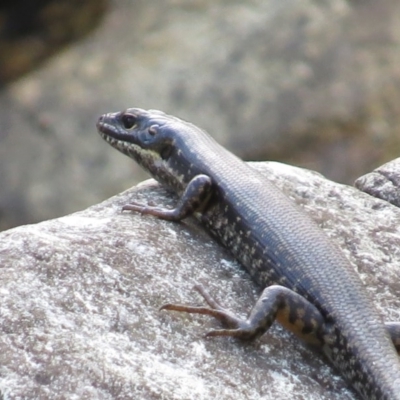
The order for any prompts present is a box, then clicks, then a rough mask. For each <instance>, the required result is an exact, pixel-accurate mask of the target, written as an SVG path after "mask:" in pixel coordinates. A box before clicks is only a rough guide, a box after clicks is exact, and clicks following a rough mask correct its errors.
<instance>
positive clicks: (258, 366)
mask: <svg viewBox="0 0 400 400" xmlns="http://www.w3.org/2000/svg"><path fill="white" fill-rule="evenodd" d="M252 166H253V167H254V168H256V169H259V170H260V171H261V172H262V173H264V174H265V175H266V176H267V178H268V179H270V180H271V181H272V182H274V183H275V184H276V185H278V186H279V187H280V188H281V189H282V190H283V191H284V192H285V193H286V194H287V195H288V196H289V197H290V198H292V199H293V200H294V201H295V202H296V203H298V204H299V206H300V207H302V208H303V209H304V211H305V212H307V213H308V214H310V215H311V217H312V218H314V219H315V220H316V221H317V223H318V224H319V225H320V226H321V227H322V229H324V230H325V231H326V232H327V234H328V235H329V236H331V238H332V240H334V241H336V242H337V243H338V244H339V246H341V248H342V249H343V251H344V252H345V253H346V255H347V256H348V257H349V259H350V260H351V262H352V264H353V265H354V268H355V269H356V270H357V271H358V273H359V274H360V277H361V279H362V280H363V281H364V283H365V284H366V290H367V291H368V292H369V293H370V295H371V297H372V298H373V300H374V302H375V304H376V305H377V307H378V309H379V311H380V312H381V313H382V314H383V315H384V317H385V319H386V320H388V321H389V320H400V295H399V294H400V283H399V280H398V276H399V274H400V253H399V251H398V243H399V240H400V230H399V226H400V210H399V209H398V208H397V207H394V206H393V205H391V204H389V203H388V202H386V201H382V200H379V199H376V198H373V197H371V196H369V195H367V194H365V193H362V192H360V191H359V190H357V189H355V188H352V187H348V186H343V185H339V184H336V183H333V182H331V181H328V180H326V179H325V178H323V177H322V176H321V175H319V174H316V173H313V172H310V171H307V170H302V169H299V168H295V167H289V166H287V165H284V164H278V163H259V164H258V163H253V164H252ZM133 198H134V199H137V200H138V201H143V202H147V201H153V202H154V203H156V204H157V203H158V204H173V203H174V201H175V199H174V198H173V197H171V195H170V194H168V193H167V192H166V191H164V190H163V189H161V188H160V187H159V186H158V185H157V184H155V183H154V181H148V182H146V183H144V184H142V185H140V186H138V187H136V188H132V189H130V190H128V191H126V192H124V193H122V194H120V195H118V196H115V197H113V198H111V199H109V200H107V201H105V202H103V203H101V204H98V205H95V206H93V207H91V208H89V209H87V210H84V211H82V212H79V213H75V214H72V215H68V216H65V217H62V218H59V219H55V220H51V221H46V222H43V223H40V224H36V225H27V226H21V227H18V228H15V229H12V230H9V231H5V232H3V233H1V234H0V266H1V274H0V331H1V335H0V391H1V393H2V395H3V397H4V398H7V399H17V398H22V397H23V398H24V399H38V398H40V399H52V400H53V399H56V400H57V399H65V398H79V399H81V398H85V399H110V400H111V399H113V400H115V399H135V400H148V399H160V398H163V399H168V400H170V399H174V400H191V399H195V400H210V399H215V398H220V399H227V400H233V399H249V400H256V399H257V400H258V399H260V398H262V399H265V400H269V399H271V400H272V399H273V400H287V399H288V398H300V399H301V398H302V399H308V400H321V399H327V398H329V399H332V400H344V399H355V397H354V395H353V394H352V393H351V392H349V391H348V390H347V388H346V384H345V383H344V381H343V380H342V379H341V378H340V377H339V376H338V375H337V373H336V372H334V371H333V370H332V369H331V368H330V367H328V366H327V365H326V364H325V362H324V361H323V359H322V358H321V357H320V356H319V355H317V354H315V353H314V352H312V351H311V350H309V349H307V348H306V347H304V346H303V345H300V344H299V342H298V341H297V339H295V338H293V337H292V336H291V335H290V334H288V333H286V332H285V331H283V330H282V329H281V328H279V327H277V326H273V327H272V328H271V330H270V331H269V332H268V333H267V334H266V335H265V336H264V337H263V338H261V339H260V340H259V341H257V342H255V343H250V344H243V343H240V342H237V341H235V340H230V339H224V338H219V339H215V340H208V339H205V338H204V337H203V334H204V333H205V332H207V331H208V330H210V329H212V328H213V327H216V326H218V324H217V322H216V321H213V320H210V319H208V318H205V317H200V316H190V315H183V314H178V313H173V312H170V313H168V312H164V311H163V312H161V311H159V310H158V309H159V307H160V306H161V305H162V304H164V303H166V302H171V301H174V302H184V303H198V304H201V300H200V299H199V297H198V296H197V295H196V294H195V293H194V292H193V291H192V286H193V284H194V283H195V282H201V283H203V284H205V285H206V286H207V287H208V288H209V290H210V291H211V292H212V293H213V294H215V295H216V297H217V298H218V299H220V301H221V302H222V303H223V304H224V305H226V306H227V307H229V308H231V309H233V310H235V311H237V312H239V313H240V314H246V312H247V311H248V310H249V308H250V307H251V305H252V304H253V302H254V300H255V298H256V291H255V286H254V285H253V283H252V282H251V281H250V280H249V279H248V277H247V275H246V273H245V272H244V271H242V270H241V268H240V266H239V265H238V264H237V263H235V262H234V261H233V260H232V259H231V257H230V256H229V255H228V254H227V253H226V252H225V251H224V250H223V249H222V248H221V247H220V246H218V245H217V244H216V243H215V242H214V241H212V240H211V239H210V238H209V236H208V235H206V234H205V233H204V232H203V230H202V229H201V228H200V227H199V226H198V225H197V224H196V223H195V222H194V221H192V220H190V219H189V220H186V221H184V222H183V223H171V222H166V221H161V220H158V219H156V218H152V217H149V216H141V215H138V214H129V213H122V212H121V206H122V205H123V204H126V203H127V202H129V201H130V200H132V199H133ZM258 289H260V288H258Z"/></svg>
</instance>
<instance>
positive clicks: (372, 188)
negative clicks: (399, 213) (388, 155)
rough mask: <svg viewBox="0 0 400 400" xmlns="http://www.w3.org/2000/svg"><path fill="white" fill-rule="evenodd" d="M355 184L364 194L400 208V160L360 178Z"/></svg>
mask: <svg viewBox="0 0 400 400" xmlns="http://www.w3.org/2000/svg"><path fill="white" fill-rule="evenodd" d="M354 184H355V186H356V187H357V188H358V189H360V190H362V191H363V192H365V193H368V194H370V195H371V196H374V197H377V198H378V199H382V200H386V201H388V202H389V203H391V204H393V205H395V206H396V207H400V158H396V159H395V160H393V161H390V162H388V163H386V164H384V165H382V166H380V167H379V168H376V169H375V170H374V171H372V172H370V173H369V174H366V175H363V176H361V177H359V178H358V179H357V180H356V181H355V183H354Z"/></svg>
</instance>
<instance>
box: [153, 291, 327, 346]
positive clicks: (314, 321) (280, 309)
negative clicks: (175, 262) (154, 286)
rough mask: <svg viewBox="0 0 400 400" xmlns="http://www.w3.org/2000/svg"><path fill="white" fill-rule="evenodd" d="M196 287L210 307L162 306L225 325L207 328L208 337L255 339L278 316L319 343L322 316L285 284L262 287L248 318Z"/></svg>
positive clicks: (303, 336)
mask: <svg viewBox="0 0 400 400" xmlns="http://www.w3.org/2000/svg"><path fill="white" fill-rule="evenodd" d="M195 289H196V290H197V291H198V292H199V293H200V295H201V296H202V297H203V298H204V300H205V301H206V302H207V304H208V305H209V307H191V306H186V305H177V304H166V305H164V306H162V307H161V309H162V310H174V311H180V312H188V313H195V314H203V315H210V316H212V317H214V318H216V319H217V320H219V321H220V322H221V323H222V324H223V326H224V327H225V329H218V330H213V331H210V332H208V333H207V334H206V336H207V337H211V336H231V337H235V338H238V339H245V340H254V339H256V338H257V337H259V336H261V335H263V334H264V333H265V332H266V331H267V330H268V329H269V328H270V326H271V325H272V324H273V322H274V321H275V320H277V321H278V322H279V323H280V324H281V325H283V326H284V327H285V328H287V329H289V330H290V331H292V332H293V333H295V334H296V335H297V336H299V337H301V338H302V339H303V340H305V341H306V342H308V343H310V344H313V345H318V346H320V345H321V344H322V341H321V340H320V335H319V334H318V333H319V332H323V327H324V318H323V316H322V315H321V313H320V312H319V311H318V309H317V308H316V307H315V306H314V305H312V304H311V303H310V302H308V301H307V300H306V299H304V298H303V297H302V296H300V295H299V294H297V293H295V292H293V291H291V290H290V289H288V288H286V287H283V286H278V285H273V286H269V287H267V288H266V289H264V291H263V293H262V295H261V296H260V298H259V299H258V301H257V302H256V304H255V305H254V307H253V308H252V310H251V311H250V314H249V316H248V317H247V319H240V318H238V317H236V316H235V315H234V314H233V313H232V312H231V311H229V310H226V309H224V308H223V307H222V306H221V305H220V304H219V303H218V302H217V301H216V300H214V299H213V298H212V297H211V295H210V294H209V293H208V292H207V291H206V290H205V289H204V287H203V286H201V285H196V286H195Z"/></svg>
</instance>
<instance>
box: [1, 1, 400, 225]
mask: <svg viewBox="0 0 400 400" xmlns="http://www.w3.org/2000/svg"><path fill="white" fill-rule="evenodd" d="M112 4H113V9H112V11H111V12H110V15H109V16H108V18H106V20H105V22H104V25H103V26H102V28H101V29H100V30H99V31H98V32H97V33H96V34H94V35H92V36H91V37H90V38H88V39H87V40H85V41H84V42H82V43H81V44H80V45H79V46H76V47H73V48H71V49H69V50H68V51H66V52H64V53H63V54H61V55H60V56H59V57H58V58H54V59H52V60H51V61H50V62H49V63H48V64H47V65H46V66H45V67H44V68H43V69H41V70H40V71H37V72H35V73H33V74H32V75H30V76H29V77H26V78H24V79H22V80H20V81H19V82H17V83H15V84H14V85H12V86H10V87H9V88H8V89H7V90H5V91H4V92H2V93H1V94H0V188H1V190H0V229H2V228H3V229H4V228H6V227H10V226H15V225H17V224H21V223H24V222H25V223H26V222H34V221H39V220H43V219H48V218H51V217H55V216H59V215H65V214H66V213H68V212H72V211H74V210H78V209H82V208H84V207H87V206H88V205H90V204H94V203H97V202H99V201H100V200H101V199H104V198H107V197H109V196H111V195H112V194H113V193H118V192H120V191H122V190H123V189H124V188H127V187H129V186H130V185H131V184H132V182H133V181H132V179H135V182H139V181H141V180H143V178H144V175H143V174H142V173H140V172H138V170H137V169H135V167H134V166H133V165H132V163H130V162H129V161H128V160H127V159H123V158H121V157H119V156H118V155H117V154H116V153H113V152H112V151H110V149H109V148H108V147H107V146H105V145H104V144H103V143H101V141H100V140H99V138H98V136H97V135H96V133H95V128H94V124H95V121H96V120H97V118H98V116H99V114H102V113H104V112H109V111H118V110H121V109H125V108H127V107H132V106H138V107H142V108H158V109H162V110H163V111H166V112H168V113H172V114H174V115H177V116H179V117H182V118H185V119H187V120H189V121H191V122H193V123H195V124H197V125H199V126H201V127H202V128H204V129H206V130H208V131H209V132H210V133H211V134H212V135H213V136H215V137H216V138H217V139H218V140H219V141H220V142H221V143H222V144H224V145H226V146H228V147H229V148H230V149H231V150H233V151H234V152H236V153H237V154H238V155H239V156H244V157H246V158H248V157H252V159H254V158H257V159H263V160H264V159H275V160H277V159H279V160H285V159H286V160H291V161H290V162H291V163H293V160H296V163H301V162H302V163H303V165H306V166H307V167H308V168H313V169H316V170H319V171H320V172H322V173H324V174H327V175H329V176H330V177H331V178H332V179H336V180H343V179H345V178H348V176H349V175H350V176H353V177H355V176H359V175H360V174H361V173H364V171H368V170H371V169H372V168H373V167H372V166H371V164H373V165H374V166H375V165H379V164H380V163H382V162H383V161H382V162H380V163H377V161H376V160H378V159H382V158H384V157H385V155H386V157H388V156H387V153H388V152H389V153H390V152H392V151H393V149H394V148H396V146H395V144H396V141H397V144H398V140H399V139H398V135H397V132H398V130H399V129H398V128H399V126H400V124H399V115H400V110H399V104H400V101H399V87H400V85H399V81H400V77H399V73H398V65H399V64H400V51H399V49H400V45H399V44H400V43H399V42H400V24H399V23H398V20H399V16H400V2H398V1H395V0H381V1H379V3H377V2H373V1H345V0H330V1H325V0H324V1H321V0H318V1H316V0H304V1H301V2H299V1H296V0H286V1H272V0H268V1H266V0H253V1H247V2H242V1H231V2H226V1H223V0H213V1H209V0H194V1H190V2H188V1H183V0H177V1H164V0H158V1H157V0H155V1H151V2H148V1H134V2H132V1H116V2H113V3H112ZM397 148H398V145H397ZM393 157H394V156H391V157H388V158H386V159H390V158H393ZM318 159H319V160H321V161H318Z"/></svg>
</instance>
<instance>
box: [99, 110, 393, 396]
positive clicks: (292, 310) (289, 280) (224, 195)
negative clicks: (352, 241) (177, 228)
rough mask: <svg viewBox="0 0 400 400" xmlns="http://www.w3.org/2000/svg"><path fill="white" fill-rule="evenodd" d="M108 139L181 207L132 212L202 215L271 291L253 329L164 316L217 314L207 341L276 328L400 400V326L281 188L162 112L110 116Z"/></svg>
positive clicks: (250, 323) (105, 124) (367, 387)
mask: <svg viewBox="0 0 400 400" xmlns="http://www.w3.org/2000/svg"><path fill="white" fill-rule="evenodd" d="M97 127H98V130H99V132H100V134H101V136H102V137H103V138H104V139H105V140H106V141H107V142H108V143H110V144H111V145H112V146H113V147H115V148H116V149H118V150H120V151H121V152H122V153H124V154H126V155H128V156H129V157H131V158H133V159H134V160H135V161H136V162H138V163H139V164H140V165H141V166H142V167H143V168H144V169H145V170H147V171H148V172H149V173H150V174H151V175H152V176H153V177H154V178H155V179H157V180H158V181H159V182H160V183H161V184H162V185H165V186H167V187H169V188H170V189H172V190H174V191H175V192H176V193H177V194H178V195H179V196H180V199H179V201H178V203H177V206H176V207H175V208H174V209H166V208H163V207H151V206H146V205H142V204H138V203H133V204H129V205H126V206H125V207H124V209H125V210H132V211H138V212H141V213H144V214H151V215H154V216H157V217H159V218H163V219H168V220H174V221H179V220H181V219H183V218H186V217H188V216H190V215H194V216H196V217H197V218H198V219H199V220H200V221H201V222H202V223H203V224H204V226H205V227H206V228H207V229H208V230H209V231H210V232H211V233H212V234H213V235H214V237H215V238H216V239H217V240H218V241H219V242H220V243H221V244H222V245H224V246H225V247H226V248H227V249H229V250H230V252H231V253H232V254H233V255H234V257H235V258H236V259H237V260H238V261H239V262H240V263H241V264H242V265H243V266H244V267H245V268H246V269H247V270H248V272H249V273H250V275H251V276H252V278H253V279H254V280H255V281H256V282H257V283H258V284H260V285H262V286H263V287H265V288H266V289H265V290H264V292H263V294H262V296H261V297H260V299H259V301H258V302H257V303H256V305H255V306H254V308H253V309H252V311H251V313H250V315H249V317H248V319H247V320H245V321H243V320H240V319H238V318H236V317H235V316H234V315H233V314H232V313H230V312H229V311H227V310H225V309H223V308H222V307H221V306H220V305H219V304H217V303H216V302H215V301H214V300H213V299H212V297H211V296H210V295H209V294H208V293H207V292H206V290H205V289H204V288H202V287H198V290H199V291H200V293H201V294H202V295H203V297H204V298H205V300H206V302H207V303H208V305H209V307H199V308H195V307H190V306H182V305H175V304H169V305H166V306H164V309H169V310H177V311H184V312H195V313H200V314H209V315H212V316H214V317H215V318H217V319H219V320H220V321H221V322H222V323H223V324H224V326H225V329H220V330H216V331H212V332H209V333H208V335H209V336H234V337H238V338H243V339H254V338H256V337H258V336H259V335H261V334H263V333H264V332H265V331H266V330H268V328H269V327H270V326H271V324H272V323H273V321H274V320H278V321H279V322H280V323H281V324H282V325H283V326H285V327H286V328H288V329H290V330H291V331H293V332H295V333H296V334H297V335H298V336H300V337H301V338H302V339H303V340H305V341H307V342H309V343H312V344H314V345H317V346H320V347H321V349H322V350H323V351H324V353H325V354H326V355H327V357H328V358H329V359H330V360H331V362H332V364H333V365H334V366H335V367H336V368H337V369H338V370H339V371H340V372H341V374H342V375H343V377H344V378H345V379H347V381H348V382H349V384H350V385H351V386H352V387H353V388H354V389H355V390H356V391H357V392H358V393H359V395H360V397H361V398H363V399H368V400H372V399H384V400H400V361H399V357H398V354H397V353H396V349H395V347H394V345H393V343H395V344H396V346H397V347H399V343H400V341H399V335H400V329H399V326H400V325H399V324H390V325H387V326H385V325H384V323H383V322H382V320H381V317H380V316H379V315H378V313H377V311H376V309H375V307H374V305H373V304H372V303H371V301H370V299H369V298H368V296H367V294H366V291H365V290H364V287H363V285H362V282H361V281H360V279H359V277H358V275H357V274H356V273H355V271H354V269H353V268H352V266H351V265H350V263H349V261H348V260H347V259H346V257H345V256H344V255H343V253H342V251H340V249H339V248H338V247H337V246H336V245H334V244H333V243H332V242H331V241H330V240H329V238H328V237H327V236H326V235H325V234H324V232H323V231H322V230H320V229H319V227H318V226H317V225H316V224H315V223H314V222H313V221H312V220H311V219H310V218H309V217H308V216H306V215H305V214H304V213H303V212H301V211H300V210H299V209H298V208H297V206H296V205H294V204H293V203H292V202H291V201H290V200H289V199H288V198H287V197H286V196H284V195H283V193H281V192H280V191H279V190H278V189H277V188H276V187H275V186H274V185H272V184H271V183H270V182H268V180H266V179H265V177H263V176H262V175H260V174H259V173H258V172H256V171H254V170H253V169H251V168H250V167H249V166H247V165H246V163H244V162H243V161H242V160H240V159H238V158H237V157H236V156H234V155H233V154H231V153H230V152H228V151H227V150H226V149H225V148H223V147H222V146H220V145H219V144H218V143H216V142H215V141H214V140H213V139H212V138H211V137H210V136H209V135H208V134H207V133H206V132H204V131H203V130H201V129H200V128H198V127H196V126H195V125H193V124H190V123H188V122H186V121H183V120H180V119H179V118H176V117H173V116H170V115H166V114H164V113H163V112H161V111H156V110H149V111H145V110H142V109H139V108H131V109H128V110H126V111H123V112H118V113H110V114H105V115H103V116H102V117H101V118H100V119H99V121H98V124H97Z"/></svg>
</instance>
